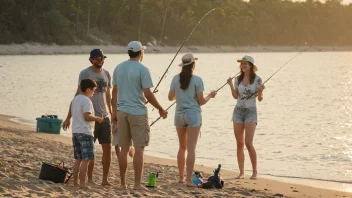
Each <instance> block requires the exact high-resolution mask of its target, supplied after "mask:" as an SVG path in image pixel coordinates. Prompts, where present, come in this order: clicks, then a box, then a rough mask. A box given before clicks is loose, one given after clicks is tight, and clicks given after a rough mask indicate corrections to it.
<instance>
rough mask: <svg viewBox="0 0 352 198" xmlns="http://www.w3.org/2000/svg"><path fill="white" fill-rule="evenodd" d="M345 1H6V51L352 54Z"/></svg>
mask: <svg viewBox="0 0 352 198" xmlns="http://www.w3.org/2000/svg"><path fill="white" fill-rule="evenodd" d="M341 2H342V1H341V0H327V1H326V2H325V3H321V2H320V1H314V0H307V1H306V2H291V1H282V0H250V1H249V2H244V1H240V0H236V1H235V0H94V1H92V0H50V1H48V0H31V1H26V0H6V1H2V3H1V4H2V5H1V7H0V11H1V12H0V44H5V45H8V44H24V43H40V44H43V45H52V44H56V45H64V46H66V45H69V46H71V45H72V46H77V45H121V46H125V45H126V44H127V43H128V41H130V40H140V41H142V43H145V44H148V45H149V46H161V47H162V46H165V47H166V46H179V45H180V43H182V42H183V40H184V39H185V38H186V37H187V36H188V34H189V33H190V31H191V29H192V28H193V27H194V25H195V24H196V23H197V22H198V20H199V19H200V18H201V17H202V16H203V15H204V14H205V13H206V12H208V11H209V10H210V9H212V8H218V7H220V8H221V9H218V10H217V11H214V12H213V13H211V14H209V16H207V18H205V19H204V20H203V22H202V23H201V24H200V25H199V26H198V28H197V29H196V30H195V32H194V33H193V35H192V36H191V39H189V41H188V42H187V44H188V45H190V46H191V45H192V46H231V47H240V46H352V36H351V35H352V4H349V5H342V4H341Z"/></svg>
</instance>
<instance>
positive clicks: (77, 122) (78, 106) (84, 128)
mask: <svg viewBox="0 0 352 198" xmlns="http://www.w3.org/2000/svg"><path fill="white" fill-rule="evenodd" d="M86 112H90V113H91V115H94V108H93V103H92V101H91V100H90V99H89V98H88V97H87V96H85V95H81V94H80V95H77V96H76V97H75V98H74V99H73V100H72V105H71V114H72V133H83V134H87V135H90V136H93V130H94V123H95V122H87V121H86V120H85V119H84V115H83V114H84V113H86Z"/></svg>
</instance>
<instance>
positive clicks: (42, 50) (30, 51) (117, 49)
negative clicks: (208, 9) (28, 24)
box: [0, 43, 352, 55]
mask: <svg viewBox="0 0 352 198" xmlns="http://www.w3.org/2000/svg"><path fill="white" fill-rule="evenodd" d="M126 45H127V44H126ZM94 48H100V49H102V50H103V51H104V53H106V54H123V53H126V46H119V45H80V46H76V45H72V46H61V45H43V44H37V43H25V44H11V45H0V55H39V54H41V55H53V54H87V53H88V52H90V51H91V50H92V49H94ZM179 48H180V46H148V45H147V53H176V52H177V50H178V49H179ZM304 50H306V51H307V52H331V51H352V46H343V47H341V46H340V47H334V46H238V47H233V46H209V47H206V46H188V45H185V46H184V47H183V48H182V50H181V52H190V51H192V52H194V53H231V52H297V51H304Z"/></svg>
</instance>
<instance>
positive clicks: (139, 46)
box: [127, 41, 147, 52]
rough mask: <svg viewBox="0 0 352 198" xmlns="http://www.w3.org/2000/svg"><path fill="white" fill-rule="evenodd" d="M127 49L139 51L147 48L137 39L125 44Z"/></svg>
mask: <svg viewBox="0 0 352 198" xmlns="http://www.w3.org/2000/svg"><path fill="white" fill-rule="evenodd" d="M127 48H128V50H132V51H134V52H139V51H141V50H145V49H147V47H146V46H143V45H142V43H141V42H139V41H131V42H130V43H129V44H128V46H127Z"/></svg>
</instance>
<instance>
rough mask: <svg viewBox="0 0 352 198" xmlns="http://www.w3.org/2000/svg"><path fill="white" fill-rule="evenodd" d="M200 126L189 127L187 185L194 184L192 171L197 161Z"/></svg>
mask: <svg viewBox="0 0 352 198" xmlns="http://www.w3.org/2000/svg"><path fill="white" fill-rule="evenodd" d="M199 132H200V126H199V127H190V128H187V162H186V163H187V180H186V183H187V186H194V184H193V183H192V173H193V169H194V163H195V161H196V147H197V141H198V137H199Z"/></svg>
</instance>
